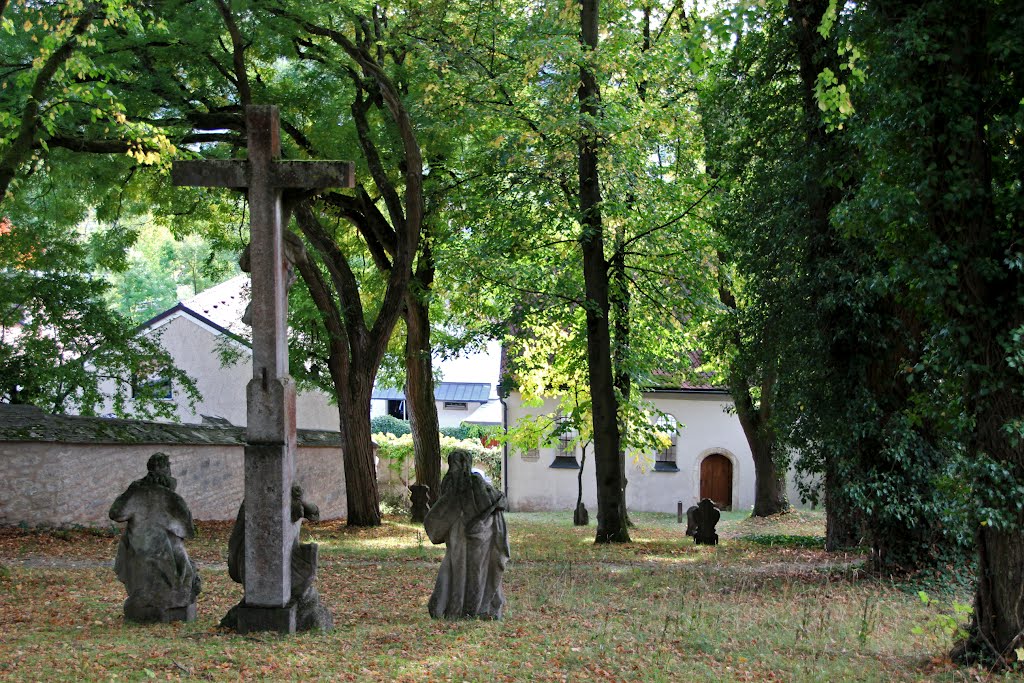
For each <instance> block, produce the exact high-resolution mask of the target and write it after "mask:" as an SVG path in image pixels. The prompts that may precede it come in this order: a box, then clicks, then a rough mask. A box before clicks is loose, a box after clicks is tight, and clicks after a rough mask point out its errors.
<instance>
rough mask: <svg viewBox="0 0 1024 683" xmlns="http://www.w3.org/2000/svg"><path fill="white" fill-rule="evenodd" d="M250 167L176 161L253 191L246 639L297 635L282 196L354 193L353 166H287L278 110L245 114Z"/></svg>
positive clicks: (176, 178) (201, 178) (212, 183)
mask: <svg viewBox="0 0 1024 683" xmlns="http://www.w3.org/2000/svg"><path fill="white" fill-rule="evenodd" d="M245 122H246V132H247V136H248V151H249V158H248V160H224V161H222V160H208V161H176V162H174V165H173V167H172V170H171V179H172V182H173V184H174V185H191V186H205V187H230V188H237V189H247V190H248V195H249V216H250V231H249V239H250V246H249V259H250V266H251V267H250V271H251V273H252V357H253V364H252V369H253V379H252V380H251V381H250V382H249V385H248V387H247V389H246V399H247V404H248V410H247V412H248V417H247V423H246V424H247V427H246V446H245V609H243V610H242V611H241V613H240V614H239V630H240V631H243V632H245V631H266V630H271V631H282V632H289V633H290V632H293V631H294V630H295V606H294V605H289V604H288V603H289V599H290V596H291V552H292V541H293V539H292V534H293V533H294V531H293V529H294V526H293V524H292V518H291V488H292V479H293V477H294V472H295V424H296V419H295V384H294V383H293V382H292V379H291V377H290V376H289V375H288V335H287V312H288V291H287V277H288V275H287V268H288V264H287V262H286V258H285V253H284V244H283V242H282V234H283V231H284V230H285V229H286V228H287V226H286V225H283V220H282V218H283V216H282V214H283V211H282V200H281V195H282V191H283V190H285V189H288V188H294V189H300V188H301V189H313V188H322V187H353V186H354V183H355V179H354V172H353V164H352V162H350V161H319V162H317V161H282V160H281V158H280V157H281V138H280V124H279V118H278V111H277V107H273V106H248V107H246V108H245Z"/></svg>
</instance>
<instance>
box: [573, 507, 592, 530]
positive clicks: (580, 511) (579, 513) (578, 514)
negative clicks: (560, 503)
mask: <svg viewBox="0 0 1024 683" xmlns="http://www.w3.org/2000/svg"><path fill="white" fill-rule="evenodd" d="M572 523H573V524H575V525H576V526H587V525H588V524H590V513H589V512H587V506H586V505H584V504H583V501H580V503H579V505H577V506H576V509H575V510H574V511H573V513H572Z"/></svg>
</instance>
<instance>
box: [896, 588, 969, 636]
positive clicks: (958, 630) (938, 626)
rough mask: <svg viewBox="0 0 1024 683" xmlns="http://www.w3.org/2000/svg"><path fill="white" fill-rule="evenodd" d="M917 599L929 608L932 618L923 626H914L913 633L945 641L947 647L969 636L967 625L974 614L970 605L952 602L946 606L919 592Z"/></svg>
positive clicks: (942, 602)
mask: <svg viewBox="0 0 1024 683" xmlns="http://www.w3.org/2000/svg"><path fill="white" fill-rule="evenodd" d="M917 597H918V598H919V599H920V600H921V604H923V605H925V606H926V607H928V608H929V610H930V616H929V618H928V620H927V621H926V622H925V623H924V624H923V625H920V626H914V627H913V628H912V629H911V632H912V633H916V634H918V635H929V636H931V637H932V638H933V639H935V640H939V641H945V644H946V645H952V644H953V643H954V642H956V641H959V640H962V639H963V638H965V637H966V636H967V630H966V629H967V624H968V622H969V621H970V618H971V615H972V614H973V613H974V608H972V607H971V606H970V605H969V604H964V603H962V602H958V601H957V600H951V601H950V602H949V604H948V605H945V604H944V601H940V600H936V599H934V598H932V597H931V596H929V595H928V593H926V592H924V591H918V593H917Z"/></svg>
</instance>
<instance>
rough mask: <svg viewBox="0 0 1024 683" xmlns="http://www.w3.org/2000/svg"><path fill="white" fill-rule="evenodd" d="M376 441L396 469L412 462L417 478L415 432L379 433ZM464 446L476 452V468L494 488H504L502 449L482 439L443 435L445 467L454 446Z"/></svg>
mask: <svg viewBox="0 0 1024 683" xmlns="http://www.w3.org/2000/svg"><path fill="white" fill-rule="evenodd" d="M373 440H374V442H375V443H376V444H377V448H378V451H377V455H378V456H379V457H380V459H381V460H382V461H384V462H386V464H387V466H388V467H389V468H391V469H392V470H394V471H395V472H399V473H401V472H402V471H403V469H404V468H405V467H406V465H408V467H409V476H410V477H413V476H414V473H413V466H414V463H415V461H416V457H415V453H414V451H413V445H412V434H403V435H401V436H397V435H394V434H388V433H382V432H375V433H374V435H373ZM456 448H463V449H465V450H467V451H469V452H470V453H472V454H473V467H474V468H476V469H479V470H481V471H483V472H484V473H485V474H486V475H487V477H488V478H489V479H490V480H491V483H492V484H493V486H494V488H496V489H500V488H501V448H498V447H494V448H485V447H484V446H483V444H481V442H480V439H479V438H470V439H455V438H452V437H450V436H445V435H443V434H442V435H441V460H442V462H441V467H442V471H444V468H446V467H447V464H448V456H449V455H450V454H451V452H452V450H453V449H456Z"/></svg>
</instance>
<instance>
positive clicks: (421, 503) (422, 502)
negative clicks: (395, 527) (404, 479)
mask: <svg viewBox="0 0 1024 683" xmlns="http://www.w3.org/2000/svg"><path fill="white" fill-rule="evenodd" d="M409 492H410V493H411V494H412V510H411V511H410V513H409V520H410V521H412V522H418V523H422V522H423V518H424V517H426V515H427V510H429V509H430V487H429V486H426V485H425V484H412V485H411V486H410V487H409Z"/></svg>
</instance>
